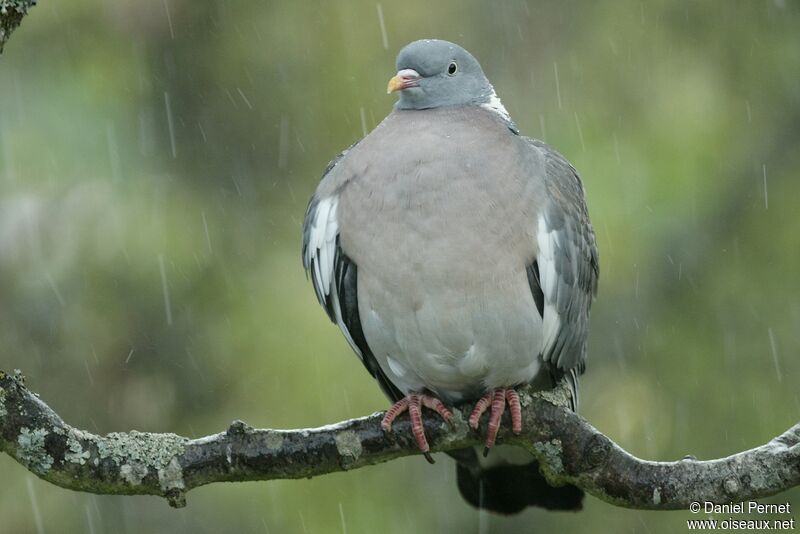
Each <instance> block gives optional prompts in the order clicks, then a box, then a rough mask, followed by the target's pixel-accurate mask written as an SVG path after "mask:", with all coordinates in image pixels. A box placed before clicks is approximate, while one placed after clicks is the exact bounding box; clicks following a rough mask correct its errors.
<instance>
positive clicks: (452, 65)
mask: <svg viewBox="0 0 800 534" xmlns="http://www.w3.org/2000/svg"><path fill="white" fill-rule="evenodd" d="M456 72H458V65H456V62H455V61H453V62H451V63H450V65H448V66H447V74H449V75H450V76H452V75H453V74H455V73H456Z"/></svg>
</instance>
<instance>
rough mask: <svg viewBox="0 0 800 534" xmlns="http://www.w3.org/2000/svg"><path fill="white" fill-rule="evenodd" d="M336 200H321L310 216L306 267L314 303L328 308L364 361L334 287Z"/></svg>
mask: <svg viewBox="0 0 800 534" xmlns="http://www.w3.org/2000/svg"><path fill="white" fill-rule="evenodd" d="M338 206H339V199H338V198H337V197H335V196H332V197H328V198H323V199H322V200H320V201H319V202H318V203H317V206H316V210H315V211H314V213H313V214H312V217H313V221H312V222H311V229H310V231H309V234H308V246H307V248H306V257H305V258H303V259H304V260H305V264H306V266H307V268H308V270H310V271H311V277H312V282H313V283H314V290H315V291H316V293H317V299H319V302H320V304H322V305H323V306H324V307H326V308H327V307H328V306H331V308H332V309H333V316H334V319H335V320H336V325H337V326H338V327H339V329H340V330H341V331H342V333H343V334H344V337H345V338H346V339H347V343H349V344H350V346H351V347H352V348H353V350H354V351H355V353H356V354H358V357H359V358H361V359H362V360H363V359H364V357H363V355H362V354H361V350H360V349H359V348H358V346H357V345H356V343H355V341H353V338H352V336H351V335H350V332H349V331H348V330H347V326H345V324H344V320H343V319H342V309H341V305H340V300H339V291H338V286H337V284H336V263H337V262H336V255H337V242H336V241H337V238H338V237H339V222H338V220H337V218H336V210H337V208H338Z"/></svg>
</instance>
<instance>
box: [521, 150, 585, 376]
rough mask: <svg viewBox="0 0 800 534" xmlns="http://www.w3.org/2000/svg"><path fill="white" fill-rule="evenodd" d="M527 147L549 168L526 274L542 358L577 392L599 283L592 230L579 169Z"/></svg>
mask: <svg viewBox="0 0 800 534" xmlns="http://www.w3.org/2000/svg"><path fill="white" fill-rule="evenodd" d="M526 141H528V143H530V144H531V145H532V146H533V147H535V148H536V149H538V150H539V151H540V152H541V153H542V154H543V156H544V162H545V176H544V181H545V192H546V196H547V198H546V199H545V202H544V203H543V209H542V211H541V213H540V214H539V220H538V221H537V236H536V237H537V241H538V248H539V253H538V255H537V258H536V261H535V262H534V265H533V266H531V267H529V271H528V272H529V274H528V278H529V282H530V283H531V290H532V291H533V292H534V300H536V304H537V308H538V309H539V311H540V313H541V314H542V321H543V332H544V336H543V337H544V340H543V347H542V358H543V360H544V361H545V362H547V363H549V364H550V366H552V367H553V370H554V371H555V372H556V374H557V375H559V377H560V376H566V377H567V380H568V381H570V382H571V383H573V384H574V387H575V388H577V377H578V375H579V374H580V373H582V372H583V369H584V365H585V358H586V338H587V336H588V332H589V309H590V308H591V305H592V299H593V298H594V296H595V295H596V294H597V283H598V278H599V263H598V253H597V245H596V242H595V236H594V229H593V228H592V225H591V223H590V222H589V212H588V210H587V208H586V201H585V198H584V192H583V185H582V184H581V180H580V178H579V177H578V173H577V171H576V170H575V168H574V167H573V166H572V165H570V163H569V162H568V161H567V160H566V159H565V158H564V157H563V156H562V155H561V154H559V153H558V152H556V151H555V150H554V149H553V148H551V147H550V146H549V145H547V144H545V143H543V142H541V141H538V140H535V139H526ZM537 293H538V294H537ZM537 297H538V299H537Z"/></svg>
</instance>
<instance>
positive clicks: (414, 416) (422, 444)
mask: <svg viewBox="0 0 800 534" xmlns="http://www.w3.org/2000/svg"><path fill="white" fill-rule="evenodd" d="M423 406H424V407H426V408H428V409H430V410H434V411H435V412H436V413H438V414H439V415H440V416H441V417H442V419H444V420H445V421H447V423H448V424H449V425H450V426H451V427H452V426H453V425H454V423H453V414H452V413H451V412H450V410H448V409H447V406H445V405H444V403H443V402H442V401H440V400H439V399H437V398H436V397H433V396H432V395H426V394H424V393H409V394H408V395H406V396H405V397H404V398H402V399H400V400H399V401H397V402H396V403H394V405H392V407H391V408H389V409H388V410H387V411H386V415H384V416H383V419H382V420H381V428H383V431H384V432H387V433H388V432H391V431H392V423H393V422H394V420H395V419H396V418H397V416H398V415H400V414H401V413H403V412H405V411H407V412H408V415H409V418H410V419H411V432H412V434H414V439H415V440H416V441H417V445H418V446H419V450H421V451H422V452H423V453H424V455H425V459H426V460H427V461H428V463H431V464H432V463H434V461H433V457H432V456H431V454H430V450H431V448H430V446H429V445H428V440H427V438H426V437H425V427H424V426H423V424H422V407H423Z"/></svg>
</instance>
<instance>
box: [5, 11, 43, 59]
mask: <svg viewBox="0 0 800 534" xmlns="http://www.w3.org/2000/svg"><path fill="white" fill-rule="evenodd" d="M35 5H36V0H0V54H2V53H3V47H4V46H5V44H6V41H8V38H9V36H10V35H11V32H13V31H14V30H15V29H17V27H18V26H19V25H20V23H21V22H22V17H24V16H25V15H27V14H28V10H29V9H30V8H31V7H33V6H35Z"/></svg>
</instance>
